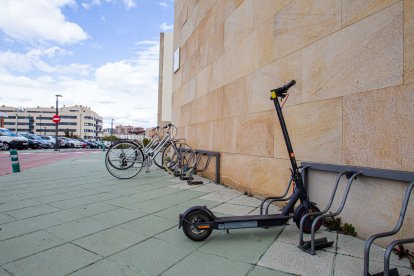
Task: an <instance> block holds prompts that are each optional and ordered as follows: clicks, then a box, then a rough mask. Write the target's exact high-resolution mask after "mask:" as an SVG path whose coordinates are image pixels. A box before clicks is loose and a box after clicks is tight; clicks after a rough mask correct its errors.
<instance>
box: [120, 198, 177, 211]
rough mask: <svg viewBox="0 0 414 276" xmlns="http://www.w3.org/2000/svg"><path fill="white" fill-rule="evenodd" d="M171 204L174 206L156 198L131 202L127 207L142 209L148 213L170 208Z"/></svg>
mask: <svg viewBox="0 0 414 276" xmlns="http://www.w3.org/2000/svg"><path fill="white" fill-rule="evenodd" d="M171 206H172V205H171V204H166V203H164V202H163V201H162V200H160V199H156V200H151V201H145V202H138V203H135V204H131V205H129V206H128V207H126V208H128V209H131V210H140V211H143V212H145V213H147V214H151V213H155V212H159V211H161V210H164V209H167V208H170V207H171Z"/></svg>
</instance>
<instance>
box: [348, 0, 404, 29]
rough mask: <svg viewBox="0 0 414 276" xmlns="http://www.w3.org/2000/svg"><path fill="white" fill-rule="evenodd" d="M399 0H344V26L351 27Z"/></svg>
mask: <svg viewBox="0 0 414 276" xmlns="http://www.w3.org/2000/svg"><path fill="white" fill-rule="evenodd" d="M398 1H399V0H364V1H360V0H342V26H343V27H345V26H348V25H351V24H353V23H355V22H357V21H359V20H361V19H363V18H365V17H367V16H369V15H371V14H373V13H376V12H378V11H380V10H382V9H384V8H386V7H388V6H390V5H392V4H394V3H396V2H398Z"/></svg>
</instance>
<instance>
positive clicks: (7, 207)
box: [0, 199, 40, 212]
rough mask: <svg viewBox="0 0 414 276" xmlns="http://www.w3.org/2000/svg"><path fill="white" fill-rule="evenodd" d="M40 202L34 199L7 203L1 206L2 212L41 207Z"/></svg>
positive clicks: (0, 210)
mask: <svg viewBox="0 0 414 276" xmlns="http://www.w3.org/2000/svg"><path fill="white" fill-rule="evenodd" d="M39 204H40V202H39V201H35V200H32V199H26V200H19V201H13V202H7V203H4V204H1V205H0V212H6V211H12V210H17V209H22V208H26V207H30V206H36V205H39Z"/></svg>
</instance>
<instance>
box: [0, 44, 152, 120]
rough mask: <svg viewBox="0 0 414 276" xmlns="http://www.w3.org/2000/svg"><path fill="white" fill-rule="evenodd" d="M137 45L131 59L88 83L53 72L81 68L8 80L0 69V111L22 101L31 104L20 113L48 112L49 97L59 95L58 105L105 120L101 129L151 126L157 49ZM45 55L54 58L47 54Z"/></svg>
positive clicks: (7, 74) (107, 67) (103, 70)
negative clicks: (37, 108)
mask: <svg viewBox="0 0 414 276" xmlns="http://www.w3.org/2000/svg"><path fill="white" fill-rule="evenodd" d="M136 44H137V45H139V46H138V49H137V53H136V56H135V57H134V58H131V59H128V60H120V61H117V62H112V63H107V64H105V65H103V66H101V67H99V68H97V69H96V70H94V78H92V79H90V78H89V79H88V78H82V77H81V78H78V77H77V78H74V77H71V76H70V75H62V74H63V73H62V72H57V71H58V70H57V69H56V68H60V67H64V68H65V69H66V70H69V69H70V68H71V67H72V69H73V70H82V66H83V65H76V64H75V65H70V66H66V67H65V66H63V65H55V67H54V68H55V69H56V70H55V72H53V74H51V73H50V74H46V73H45V74H44V75H43V76H40V77H37V78H33V77H32V78H30V77H27V76H22V75H21V74H14V75H13V74H12V73H10V72H6V71H4V70H2V68H1V66H0V99H1V102H0V105H1V104H5V105H11V106H21V105H22V101H21V99H22V98H25V99H29V100H30V101H28V102H24V105H25V107H26V106H27V107H33V106H38V105H39V106H52V105H54V101H55V96H54V95H55V94H56V93H59V94H61V95H63V98H61V99H59V103H61V104H62V105H75V104H78V105H79V104H81V105H86V106H89V107H91V108H92V110H94V111H96V112H98V114H99V115H101V116H103V117H104V124H105V126H106V127H108V126H109V124H110V119H111V118H114V119H115V123H116V124H132V125H136V126H143V127H150V126H154V125H155V124H156V120H157V98H158V93H157V92H158V66H159V64H158V55H159V45H158V41H145V42H141V43H136ZM56 51H57V50H56ZM46 52H48V53H50V54H52V53H54V51H52V50H49V51H46ZM29 66H33V65H29ZM86 66H87V65H86ZM68 68H69V69H68ZM79 68H80V69H79ZM85 70H92V69H91V68H90V67H89V68H87V69H85Z"/></svg>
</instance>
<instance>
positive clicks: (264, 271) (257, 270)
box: [247, 266, 292, 276]
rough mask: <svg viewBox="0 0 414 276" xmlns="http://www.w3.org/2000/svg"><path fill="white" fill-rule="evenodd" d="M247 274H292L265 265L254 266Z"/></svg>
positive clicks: (263, 275) (275, 275)
mask: <svg viewBox="0 0 414 276" xmlns="http://www.w3.org/2000/svg"><path fill="white" fill-rule="evenodd" d="M247 275H248V276H287V275H292V274H287V273H284V272H280V271H276V270H273V269H269V268H266V267H261V266H255V267H254V268H253V269H252V270H251V271H250V272H249V273H248V274H247Z"/></svg>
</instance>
